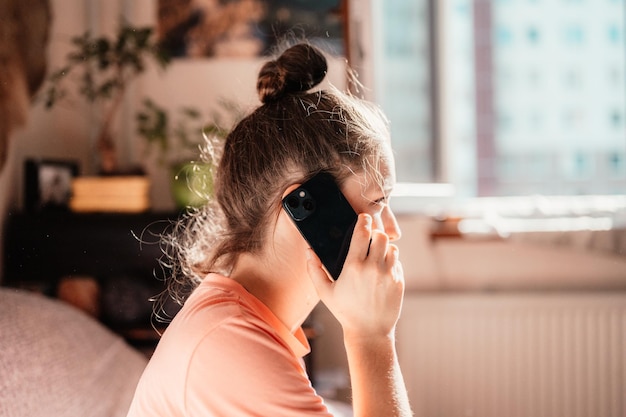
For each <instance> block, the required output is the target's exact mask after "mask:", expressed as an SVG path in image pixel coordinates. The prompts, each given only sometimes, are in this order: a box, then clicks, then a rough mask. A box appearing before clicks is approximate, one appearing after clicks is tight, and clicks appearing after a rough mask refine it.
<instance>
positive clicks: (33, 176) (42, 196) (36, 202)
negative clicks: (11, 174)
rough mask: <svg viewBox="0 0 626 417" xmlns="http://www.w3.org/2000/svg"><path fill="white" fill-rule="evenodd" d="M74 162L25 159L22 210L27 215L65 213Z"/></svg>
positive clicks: (73, 174)
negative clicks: (43, 212)
mask: <svg viewBox="0 0 626 417" xmlns="http://www.w3.org/2000/svg"><path fill="white" fill-rule="evenodd" d="M76 176H78V163H77V162H76V161H71V160H56V159H43V160H37V159H27V160H26V161H25V162H24V208H25V210H26V211H28V212H35V211H65V210H68V209H69V201H70V198H71V196H72V179H73V178H74V177H76Z"/></svg>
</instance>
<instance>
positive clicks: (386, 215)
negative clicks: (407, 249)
mask: <svg viewBox="0 0 626 417" xmlns="http://www.w3.org/2000/svg"><path fill="white" fill-rule="evenodd" d="M380 223H381V224H380V226H381V229H382V230H384V232H385V233H386V234H387V236H389V240H390V241H391V242H393V241H395V240H398V239H400V237H401V236H402V232H401V231H400V226H399V225H398V221H397V220H396V216H395V214H393V211H391V208H390V207H389V206H385V208H384V209H383V211H382V213H380Z"/></svg>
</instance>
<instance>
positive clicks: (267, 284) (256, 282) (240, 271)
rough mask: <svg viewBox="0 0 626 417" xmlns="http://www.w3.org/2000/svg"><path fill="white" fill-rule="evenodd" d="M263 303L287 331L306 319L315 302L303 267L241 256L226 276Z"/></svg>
mask: <svg viewBox="0 0 626 417" xmlns="http://www.w3.org/2000/svg"><path fill="white" fill-rule="evenodd" d="M230 277H231V278H232V279H234V280H235V281H237V282H239V283H240V284H241V285H242V286H243V287H244V288H245V289H246V290H247V291H248V292H249V293H251V294H252V295H254V296H255V297H256V298H257V299H259V301H261V302H262V303H263V304H265V305H266V306H267V307H268V308H269V309H270V310H271V311H272V312H273V313H274V315H275V316H276V317H278V319H279V320H280V321H281V322H282V323H283V324H284V325H285V326H286V327H287V328H288V329H290V331H291V332H295V331H296V330H297V329H298V328H299V327H300V326H301V325H302V323H303V322H304V320H305V319H306V318H307V317H308V316H309V314H310V313H311V311H312V310H313V308H314V307H315V305H317V303H318V301H319V299H318V297H317V293H316V292H315V290H314V288H313V287H312V283H311V282H310V280H309V277H308V273H307V271H306V265H304V268H294V267H293V266H291V265H290V264H289V263H288V262H282V261H281V260H280V259H278V258H271V257H270V258H269V259H268V257H267V256H265V255H252V254H249V253H244V254H241V255H240V256H239V258H238V260H237V263H236V264H235V267H234V269H233V271H232V273H231V275H230Z"/></svg>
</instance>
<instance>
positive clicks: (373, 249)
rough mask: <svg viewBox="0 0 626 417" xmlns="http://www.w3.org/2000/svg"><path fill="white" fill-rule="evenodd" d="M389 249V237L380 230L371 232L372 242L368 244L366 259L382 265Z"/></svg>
mask: <svg viewBox="0 0 626 417" xmlns="http://www.w3.org/2000/svg"><path fill="white" fill-rule="evenodd" d="M388 247H389V236H387V235H386V234H385V233H384V232H382V231H380V230H374V231H372V241H371V244H370V249H369V255H368V256H367V258H368V259H370V260H372V261H375V262H382V263H384V262H385V260H386V257H387V251H388Z"/></svg>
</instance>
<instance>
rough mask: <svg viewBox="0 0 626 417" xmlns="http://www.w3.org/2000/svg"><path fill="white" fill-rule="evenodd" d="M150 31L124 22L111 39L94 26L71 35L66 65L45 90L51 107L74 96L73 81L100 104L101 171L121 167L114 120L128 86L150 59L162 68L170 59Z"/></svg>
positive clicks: (78, 89)
mask: <svg viewBox="0 0 626 417" xmlns="http://www.w3.org/2000/svg"><path fill="white" fill-rule="evenodd" d="M152 35H153V29H152V27H133V26H131V25H128V24H126V23H124V22H123V23H122V24H121V25H120V27H119V30H118V32H117V34H116V36H115V37H114V38H111V39H110V38H108V37H106V36H101V37H95V36H93V35H92V34H91V33H90V32H86V33H85V34H83V35H81V36H77V37H74V38H72V46H73V48H72V49H71V51H70V52H69V54H68V55H67V59H66V63H65V65H64V66H63V67H62V68H59V69H58V70H56V71H54V72H53V73H52V74H51V75H50V77H49V78H48V80H47V85H46V87H45V88H44V90H43V100H44V104H45V107H46V108H48V109H50V108H52V107H53V106H54V105H55V104H57V103H58V102H60V101H61V100H66V99H68V98H70V97H71V95H70V87H73V92H74V93H77V94H78V95H80V96H82V97H83V98H84V99H86V100H87V101H88V102H89V103H94V104H99V105H100V106H101V113H100V116H101V117H100V122H99V128H98V133H97V140H96V148H97V150H98V152H99V155H100V170H101V173H103V174H113V173H116V171H118V169H119V167H118V160H117V154H116V149H115V141H114V140H113V126H114V122H115V117H116V115H117V114H118V113H119V110H120V107H121V105H122V101H123V98H124V93H125V92H126V90H127V88H128V86H129V85H130V84H131V82H132V81H134V80H135V79H136V78H137V77H138V76H139V75H140V74H142V73H143V72H144V71H145V70H146V68H147V63H148V62H149V61H154V62H156V63H157V64H158V65H159V66H160V67H161V68H165V67H166V66H167V64H168V62H169V59H168V57H167V56H166V55H165V54H164V53H162V52H161V49H160V48H158V46H157V43H156V42H155V41H154V40H153V36H152Z"/></svg>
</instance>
